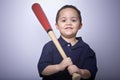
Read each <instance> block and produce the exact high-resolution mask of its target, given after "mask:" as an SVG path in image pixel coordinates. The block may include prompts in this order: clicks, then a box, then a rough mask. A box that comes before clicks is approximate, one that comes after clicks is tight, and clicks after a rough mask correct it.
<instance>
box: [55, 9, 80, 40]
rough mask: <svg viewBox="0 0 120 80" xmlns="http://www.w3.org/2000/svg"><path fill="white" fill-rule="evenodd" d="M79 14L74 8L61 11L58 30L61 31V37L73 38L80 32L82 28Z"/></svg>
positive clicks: (57, 24) (57, 25)
mask: <svg viewBox="0 0 120 80" xmlns="http://www.w3.org/2000/svg"><path fill="white" fill-rule="evenodd" d="M81 26H82V24H81V23H80V20H79V17H78V13H77V11H76V10H74V9H72V8H65V9H63V10H61V11H60V14H59V18H58V23H56V27H57V29H58V30H59V31H60V33H61V36H64V37H67V38H72V37H75V36H76V34H77V32H78V30H79V29H80V28H81Z"/></svg>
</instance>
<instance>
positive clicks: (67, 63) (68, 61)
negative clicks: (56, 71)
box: [59, 57, 72, 71]
mask: <svg viewBox="0 0 120 80" xmlns="http://www.w3.org/2000/svg"><path fill="white" fill-rule="evenodd" d="M70 65H72V61H71V59H70V58H69V57H68V58H65V59H63V60H62V62H61V63H60V64H59V67H60V70H61V71H63V70H64V69H65V68H66V67H68V66H70Z"/></svg>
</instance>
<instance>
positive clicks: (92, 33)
mask: <svg viewBox="0 0 120 80" xmlns="http://www.w3.org/2000/svg"><path fill="white" fill-rule="evenodd" d="M35 2H38V3H40V4H41V6H42V7H43V9H44V11H45V13H46V15H47V17H48V19H49V21H50V24H51V25H52V28H53V30H54V32H55V34H56V36H57V37H59V32H58V31H57V29H56V28H55V26H54V24H55V15H56V12H57V10H58V9H59V8H60V7H62V6H63V5H65V4H72V5H75V6H76V7H77V8H79V9H80V10H81V12H82V17H83V27H82V29H81V30H80V31H79V32H78V34H77V36H82V38H83V40H84V41H85V42H87V43H88V44H89V45H90V46H91V48H92V49H93V50H94V51H95V52H96V56H97V64H98V69H99V71H98V73H97V76H96V80H120V76H119V72H120V69H119V68H120V62H119V57H120V42H119V41H120V35H119V31H120V0H66V1H65V0H0V80H40V77H39V75H38V71H37V63H38V60H39V57H40V54H41V50H42V47H43V46H44V44H45V43H46V42H48V41H49V40H50V38H49V37H48V35H47V33H46V32H45V31H44V29H43V28H42V27H41V25H40V23H39V22H38V20H37V18H36V17H35V15H34V14H33V12H32V9H31V6H32V4H33V3H35Z"/></svg>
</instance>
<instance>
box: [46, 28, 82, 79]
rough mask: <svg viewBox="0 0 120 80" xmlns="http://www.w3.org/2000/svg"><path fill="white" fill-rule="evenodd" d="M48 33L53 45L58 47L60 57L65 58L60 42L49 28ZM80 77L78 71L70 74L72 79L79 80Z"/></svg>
mask: <svg viewBox="0 0 120 80" xmlns="http://www.w3.org/2000/svg"><path fill="white" fill-rule="evenodd" d="M48 35H49V36H50V38H51V39H52V41H53V43H54V44H55V46H56V47H57V49H58V51H59V53H60V55H61V56H62V58H63V59H65V58H67V56H66V54H65V52H64V51H63V49H62V47H61V45H60V43H59V42H58V40H57V38H56V36H55V34H54V32H53V31H52V30H51V31H49V32H48ZM80 78H81V75H80V74H78V73H73V75H72V80H80Z"/></svg>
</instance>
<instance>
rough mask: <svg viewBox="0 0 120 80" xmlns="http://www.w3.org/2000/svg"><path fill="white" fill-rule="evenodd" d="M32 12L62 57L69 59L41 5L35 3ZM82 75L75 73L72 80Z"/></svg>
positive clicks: (78, 79)
mask: <svg viewBox="0 0 120 80" xmlns="http://www.w3.org/2000/svg"><path fill="white" fill-rule="evenodd" d="M32 10H33V12H34V14H35V15H36V17H37V18H38V20H39V22H40V23H41V25H42V26H43V28H44V29H45V31H46V32H47V33H48V35H49V36H50V38H51V40H52V41H53V43H54V44H55V46H56V48H57V49H58V51H59V53H60V55H61V56H62V58H63V59H65V58H67V56H66V54H65V52H64V51H63V49H62V47H61V45H60V43H59V41H58V39H57V37H56V36H55V34H54V32H53V30H52V28H51V25H50V23H49V21H48V19H47V17H46V15H45V13H44V11H43V10H42V8H41V6H40V4H38V3H34V4H33V5H32ZM80 77H81V76H80V75H79V74H77V73H73V75H72V80H80Z"/></svg>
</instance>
